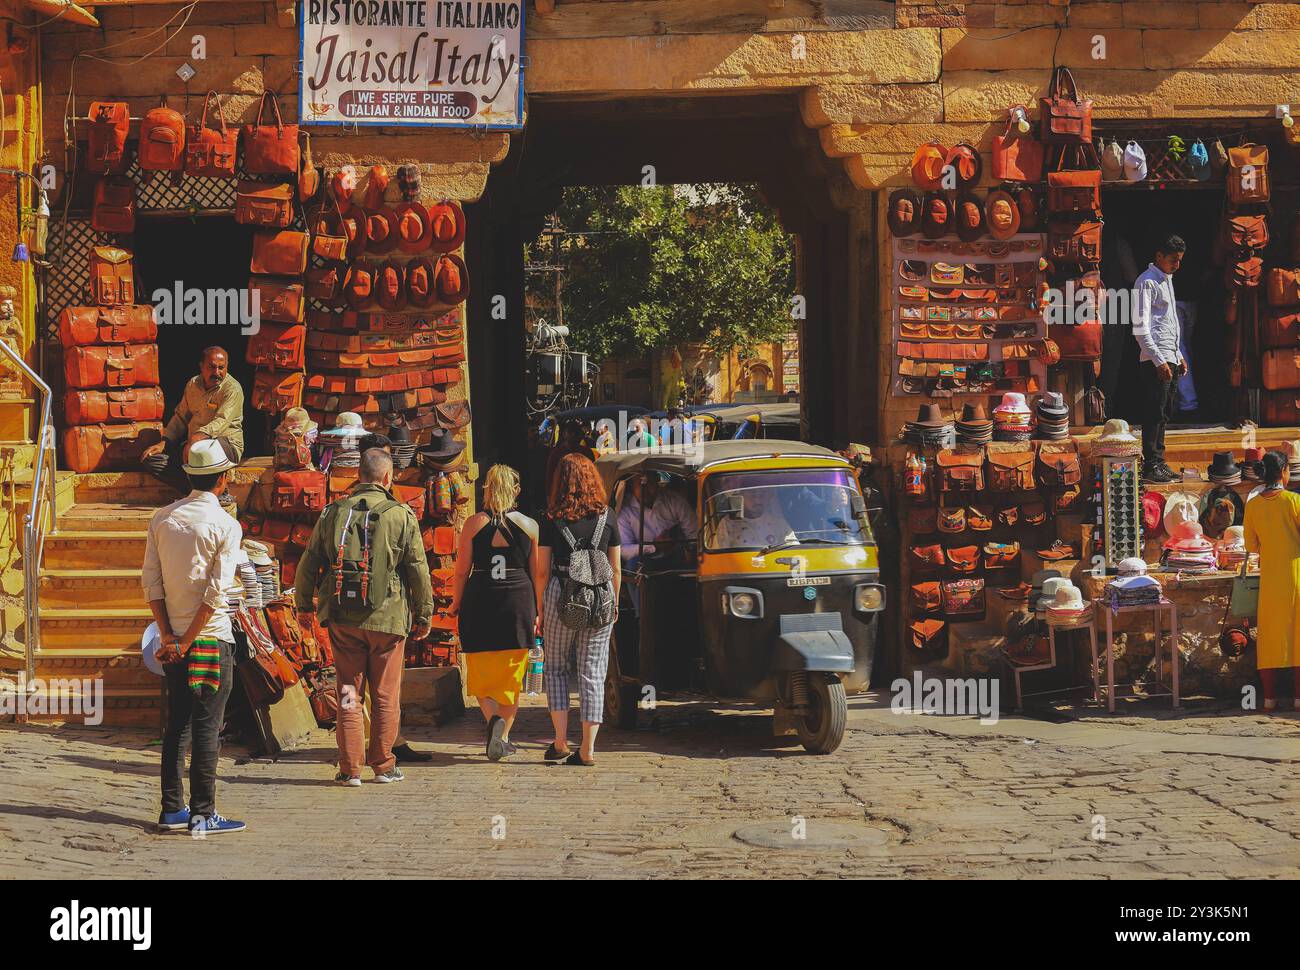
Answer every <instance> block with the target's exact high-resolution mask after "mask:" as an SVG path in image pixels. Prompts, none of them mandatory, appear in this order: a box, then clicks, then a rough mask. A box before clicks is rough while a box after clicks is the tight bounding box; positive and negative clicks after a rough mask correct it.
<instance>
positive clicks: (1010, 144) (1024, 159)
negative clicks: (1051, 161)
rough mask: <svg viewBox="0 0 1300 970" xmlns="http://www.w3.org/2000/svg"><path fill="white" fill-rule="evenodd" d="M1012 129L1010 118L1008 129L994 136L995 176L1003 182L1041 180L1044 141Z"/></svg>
mask: <svg viewBox="0 0 1300 970" xmlns="http://www.w3.org/2000/svg"><path fill="white" fill-rule="evenodd" d="M1022 110H1024V109H1023V108H1022ZM1013 111H1014V109H1013ZM1026 113H1028V112H1026ZM1011 129H1012V122H1011V121H1010V120H1008V121H1007V127H1006V130H1005V131H1003V132H1002V134H1000V135H995V136H994V137H993V177H994V178H995V179H998V180H999V181H1003V182H1041V181H1042V179H1043V143H1042V142H1041V141H1039V140H1038V139H1037V138H1034V137H1033V136H1032V135H1028V134H1025V135H1022V134H1020V132H1018V131H1014V132H1013V131H1012V130H1011Z"/></svg>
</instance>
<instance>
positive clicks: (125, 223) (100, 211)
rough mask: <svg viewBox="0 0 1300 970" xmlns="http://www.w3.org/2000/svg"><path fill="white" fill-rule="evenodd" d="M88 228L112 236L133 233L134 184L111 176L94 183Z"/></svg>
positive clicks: (128, 180)
mask: <svg viewBox="0 0 1300 970" xmlns="http://www.w3.org/2000/svg"><path fill="white" fill-rule="evenodd" d="M90 227H91V228H92V229H94V230H95V232H106V233H110V234H113V235H118V234H127V233H132V232H135V183H134V182H132V181H131V180H130V179H126V178H117V177H113V176H108V177H106V178H102V179H100V180H99V181H98V182H96V183H95V198H94V202H93V203H92V206H91V210H90Z"/></svg>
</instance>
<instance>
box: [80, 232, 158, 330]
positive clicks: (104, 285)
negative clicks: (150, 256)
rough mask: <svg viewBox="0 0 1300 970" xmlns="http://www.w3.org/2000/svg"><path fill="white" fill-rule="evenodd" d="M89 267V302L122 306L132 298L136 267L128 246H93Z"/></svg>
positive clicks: (133, 295)
mask: <svg viewBox="0 0 1300 970" xmlns="http://www.w3.org/2000/svg"><path fill="white" fill-rule="evenodd" d="M89 269H90V274H89V275H90V299H91V302H92V303H96V304H98V305H99V306H121V305H123V304H131V303H134V302H135V267H134V265H133V263H132V261H131V251H130V250H128V249H122V248H121V247H119V246H96V247H94V248H93V249H92V250H91V251H90V267H89ZM150 339H152V338H150Z"/></svg>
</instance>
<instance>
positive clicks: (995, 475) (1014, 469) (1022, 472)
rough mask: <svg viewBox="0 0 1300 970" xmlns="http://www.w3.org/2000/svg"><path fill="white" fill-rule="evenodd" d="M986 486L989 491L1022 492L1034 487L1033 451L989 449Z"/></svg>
mask: <svg viewBox="0 0 1300 970" xmlns="http://www.w3.org/2000/svg"><path fill="white" fill-rule="evenodd" d="M988 487H989V491H991V492H1023V491H1029V490H1030V489H1032V488H1033V487H1034V453H1033V451H1032V450H1029V449H1025V450H1020V451H993V450H990V451H989V467H988Z"/></svg>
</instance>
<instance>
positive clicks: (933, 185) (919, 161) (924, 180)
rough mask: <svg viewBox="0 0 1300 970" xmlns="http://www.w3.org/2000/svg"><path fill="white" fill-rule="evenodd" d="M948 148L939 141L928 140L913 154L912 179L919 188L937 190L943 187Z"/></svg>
mask: <svg viewBox="0 0 1300 970" xmlns="http://www.w3.org/2000/svg"><path fill="white" fill-rule="evenodd" d="M947 159H948V149H946V148H944V147H943V145H941V144H939V143H938V142H937V141H930V142H926V143H925V144H924V145H922V146H921V147H920V148H918V149H917V150H916V153H915V154H913V155H912V181H913V182H915V183H916V186H917V188H921V189H926V190H928V191H935V190H936V189H941V188H943V167H944V164H945V163H946V161H947Z"/></svg>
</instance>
